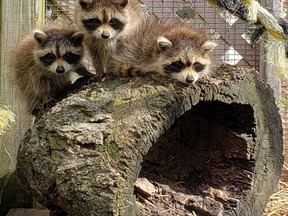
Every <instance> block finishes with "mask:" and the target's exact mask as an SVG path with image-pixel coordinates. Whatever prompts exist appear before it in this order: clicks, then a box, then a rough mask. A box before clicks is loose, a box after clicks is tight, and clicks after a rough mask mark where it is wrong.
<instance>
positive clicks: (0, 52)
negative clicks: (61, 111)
mask: <svg viewBox="0 0 288 216" xmlns="http://www.w3.org/2000/svg"><path fill="white" fill-rule="evenodd" d="M44 10H45V1H44V0H41V1H39V0H25V1H21V0H2V1H0V22H1V25H0V35H1V40H0V59H1V62H0V103H1V104H3V105H6V106H8V107H9V108H10V109H11V110H12V111H13V112H14V113H15V114H16V124H15V125H13V127H12V128H11V130H9V131H8V132H7V133H6V134H5V135H4V136H0V215H4V214H5V215H6V213H7V211H8V210H9V208H10V207H12V204H13V207H15V205H16V206H17V202H18V201H20V202H23V200H22V198H23V196H22V195H23V194H22V195H21V192H20V191H18V187H17V186H16V185H15V181H14V180H12V179H13V172H14V170H15V166H16V158H17V150H18V143H19V139H20V138H21V135H23V132H24V131H26V130H27V127H28V126H29V124H30V123H31V120H32V118H31V116H28V115H27V114H26V113H25V110H24V106H23V104H22V103H21V102H20V101H19V97H18V95H17V92H16V91H15V88H14V86H13V81H12V76H11V72H10V66H9V64H10V56H11V53H12V52H13V47H15V46H16V45H17V42H18V41H19V39H20V38H21V36H22V35H23V34H25V33H28V32H30V31H31V30H32V29H33V28H35V27H40V26H42V25H43V23H44V15H45V13H44ZM13 191H14V192H13ZM17 197H18V198H17ZM20 197H21V198H20ZM17 199H18V201H17ZM23 204H24V203H21V205H22V206H23Z"/></svg>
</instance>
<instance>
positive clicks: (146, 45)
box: [108, 20, 216, 84]
mask: <svg viewBox="0 0 288 216" xmlns="http://www.w3.org/2000/svg"><path fill="white" fill-rule="evenodd" d="M215 46H216V44H215V43H214V42H212V41H208V40H206V39H205V35H204V34H203V33H200V32H197V31H195V30H193V29H191V27H189V26H187V25H185V24H183V23H178V22H171V21H170V22H168V21H158V20H149V21H146V22H143V23H142V26H141V27H140V28H139V30H138V31H135V32H134V33H133V34H131V35H129V36H128V37H126V38H121V39H120V40H119V41H118V44H117V48H116V50H117V51H116V52H115V54H114V55H113V59H112V61H111V63H110V66H109V68H108V70H109V72H111V73H113V74H116V75H120V76H129V75H130V76H131V75H133V74H132V73H133V72H135V71H136V72H140V73H147V72H156V73H159V74H161V75H165V76H170V77H171V78H174V79H176V80H178V81H180V82H182V83H186V84H191V83H194V82H196V81H197V80H198V79H199V78H200V77H202V76H205V75H208V74H209V71H210V67H211V59H210V57H209V55H208V54H209V52H210V51H212V50H213V49H214V47H215Z"/></svg>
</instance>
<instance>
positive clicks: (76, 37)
mask: <svg viewBox="0 0 288 216" xmlns="http://www.w3.org/2000/svg"><path fill="white" fill-rule="evenodd" d="M71 40H72V43H73V44H74V45H75V46H81V45H82V43H83V41H84V34H83V33H81V32H76V33H75V34H73V35H72V36H71Z"/></svg>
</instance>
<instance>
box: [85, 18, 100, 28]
mask: <svg viewBox="0 0 288 216" xmlns="http://www.w3.org/2000/svg"><path fill="white" fill-rule="evenodd" d="M82 22H83V24H84V25H85V26H86V27H87V28H88V29H92V30H95V29H96V28H98V27H99V26H100V25H101V24H102V22H101V21H100V20H99V19H97V18H95V19H89V20H83V21H82Z"/></svg>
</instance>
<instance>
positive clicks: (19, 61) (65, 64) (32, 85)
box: [12, 24, 93, 114]
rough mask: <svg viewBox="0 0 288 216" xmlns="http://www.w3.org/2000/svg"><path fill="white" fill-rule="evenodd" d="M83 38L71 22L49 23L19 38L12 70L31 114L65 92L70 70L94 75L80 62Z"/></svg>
mask: <svg viewBox="0 0 288 216" xmlns="http://www.w3.org/2000/svg"><path fill="white" fill-rule="evenodd" d="M83 40H84V35H83V34H82V33H80V32H77V31H76V30H74V29H73V28H72V26H70V25H68V26H63V25H51V24H50V25H49V26H46V27H45V28H44V29H43V31H41V30H36V31H35V32H34V34H32V35H26V36H25V37H24V38H23V39H22V40H21V41H20V44H19V45H18V46H17V48H16V49H15V50H14V53H13V56H12V70H13V75H14V79H15V83H16V85H17V86H18V88H19V90H20V93H21V96H22V97H23V99H24V101H25V102H26V104H27V108H28V111H29V112H30V113H31V114H36V113H37V112H38V111H39V109H41V108H42V107H44V106H47V105H50V104H51V103H52V102H53V98H54V97H55V96H57V95H59V93H61V92H63V91H64V92H65V87H67V86H68V85H69V84H70V75H71V72H72V71H74V72H76V73H78V74H79V75H83V76H85V77H92V76H93V74H92V73H90V72H89V71H87V70H86V68H85V66H84V65H83V64H82V57H83V54H84V48H83V45H82V43H83Z"/></svg>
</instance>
